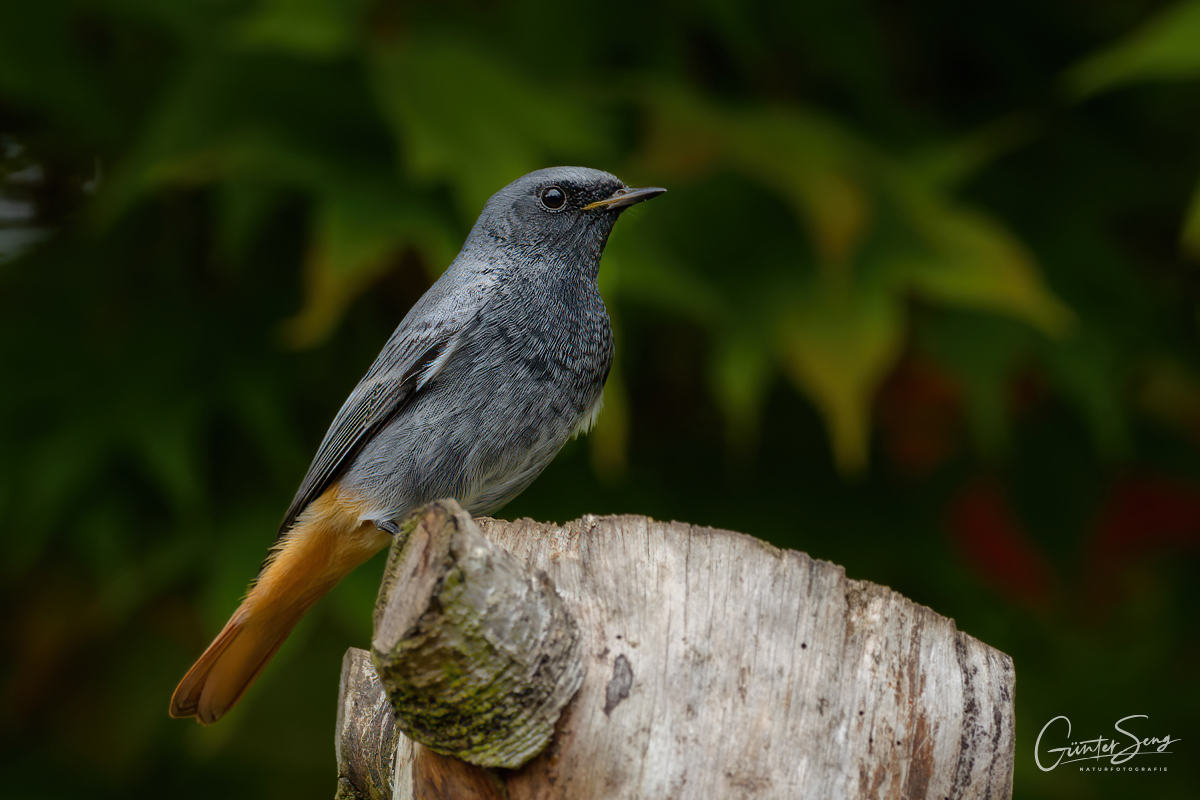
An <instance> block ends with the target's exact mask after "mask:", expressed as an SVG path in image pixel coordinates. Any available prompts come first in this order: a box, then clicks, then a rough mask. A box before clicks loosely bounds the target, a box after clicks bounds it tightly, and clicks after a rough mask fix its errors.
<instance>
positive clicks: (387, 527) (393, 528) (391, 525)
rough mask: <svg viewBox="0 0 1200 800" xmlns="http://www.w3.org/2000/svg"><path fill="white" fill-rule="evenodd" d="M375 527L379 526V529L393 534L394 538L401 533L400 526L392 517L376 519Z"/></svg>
mask: <svg viewBox="0 0 1200 800" xmlns="http://www.w3.org/2000/svg"><path fill="white" fill-rule="evenodd" d="M375 527H376V528H379V530H381V531H383V532H384V533H386V534H389V535H391V537H392V538H393V539H394V538H396V537H397V536H399V535H400V526H399V525H397V524H396V523H395V522H393V521H392V520H390V519H377V520H375Z"/></svg>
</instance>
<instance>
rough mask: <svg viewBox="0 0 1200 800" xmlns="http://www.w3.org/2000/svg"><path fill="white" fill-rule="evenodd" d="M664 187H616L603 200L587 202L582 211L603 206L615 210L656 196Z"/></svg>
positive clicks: (663, 190)
mask: <svg viewBox="0 0 1200 800" xmlns="http://www.w3.org/2000/svg"><path fill="white" fill-rule="evenodd" d="M665 191H666V189H660V188H658V187H657V186H650V187H647V188H645V189H618V190H617V191H615V192H613V196H612V197H609V198H607V199H605V200H597V201H596V202H594V203H588V204H587V205H586V206H584V207H583V210H584V211H590V210H591V209H593V208H603V209H606V210H611V211H617V210H620V209H623V208H629V207H630V206H632V205H634V204H636V203H640V202H642V201H643V200H649V199H650V198H651V197H658V196H659V195H660V194H662V193H663V192H665Z"/></svg>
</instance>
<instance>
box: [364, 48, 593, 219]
mask: <svg viewBox="0 0 1200 800" xmlns="http://www.w3.org/2000/svg"><path fill="white" fill-rule="evenodd" d="M370 63H371V72H372V80H373V84H374V88H375V93H376V96H377V98H378V101H379V105H380V107H381V108H382V110H383V113H384V115H385V117H386V118H387V120H388V122H389V123H390V124H391V126H392V132H393V134H394V136H395V139H396V144H397V147H398V149H399V153H400V160H401V162H402V163H403V164H405V165H406V166H407V167H408V169H410V170H411V171H412V173H413V174H414V175H416V176H419V177H421V178H423V179H425V180H429V181H446V182H448V183H449V184H450V185H451V186H452V187H453V188H454V189H455V191H456V194H457V198H458V200H459V205H460V209H461V210H462V212H463V215H464V217H465V218H469V219H474V218H475V216H476V215H477V214H478V213H479V209H480V208H481V207H482V206H483V204H484V202H485V201H486V200H487V199H488V198H489V197H491V196H492V195H493V194H494V193H495V192H496V190H497V189H499V188H500V187H502V186H505V185H506V184H508V183H510V182H511V181H513V180H515V179H517V178H519V177H520V176H521V175H523V174H525V173H527V172H531V171H533V170H535V169H539V168H541V167H546V166H552V165H553V164H554V163H578V162H587V163H596V162H602V161H603V160H604V158H603V156H604V154H605V153H607V145H606V142H607V141H608V140H609V139H610V138H611V137H610V132H609V131H608V130H607V128H606V126H605V125H604V124H603V123H602V121H601V119H602V118H601V117H600V116H599V115H598V114H596V113H594V111H593V110H592V107H591V106H590V105H589V104H588V103H587V102H585V100H584V99H583V98H582V97H580V96H578V95H577V94H574V93H570V92H567V91H554V90H553V89H552V88H550V86H548V85H547V84H546V83H545V82H544V81H543V82H541V83H539V82H535V81H533V80H531V79H529V78H527V77H525V76H524V75H522V74H520V73H519V72H517V71H516V70H514V69H513V68H511V67H510V66H509V65H508V64H506V63H505V62H503V61H502V60H500V59H498V58H496V57H494V56H492V55H490V54H488V53H487V51H486V50H485V49H483V48H481V47H479V46H477V45H474V44H472V43H469V42H466V41H459V40H455V39H446V38H442V39H439V38H435V37H431V36H427V37H422V38H420V39H406V40H393V41H390V42H389V43H387V44H384V45H380V46H378V47H376V49H375V50H374V52H373V54H372V58H371V62H370Z"/></svg>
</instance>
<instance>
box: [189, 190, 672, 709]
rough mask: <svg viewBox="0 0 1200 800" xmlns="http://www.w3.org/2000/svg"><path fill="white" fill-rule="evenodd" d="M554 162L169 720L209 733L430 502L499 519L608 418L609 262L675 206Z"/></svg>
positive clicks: (194, 675) (360, 426)
mask: <svg viewBox="0 0 1200 800" xmlns="http://www.w3.org/2000/svg"><path fill="white" fill-rule="evenodd" d="M664 191H665V190H664V189H658V188H649V189H630V188H628V187H626V186H625V184H623V183H621V181H620V180H618V179H617V178H616V177H614V176H612V175H610V174H608V173H607V172H600V171H599V170H594V169H585V168H582V167H554V168H551V169H543V170H538V171H537V172H531V173H530V174H528V175H526V176H525V177H523V178H520V179H519V180H516V181H514V182H513V183H511V184H509V185H508V186H506V187H504V188H503V189H501V190H500V191H499V192H497V193H496V194H495V195H494V196H493V197H492V198H491V200H489V201H488V203H487V205H486V206H484V209H483V213H482V214H480V215H479V220H478V221H477V222H476V223H475V227H474V228H472V229H471V233H470V235H468V236H467V241H466V242H465V243H464V244H463V248H462V251H461V252H460V253H459V254H458V257H457V258H455V259H454V261H453V263H451V264H450V266H449V268H448V269H447V270H446V272H445V273H444V274H443V275H442V277H441V278H439V279H438V281H437V282H436V283H435V284H434V285H433V286H432V287H431V288H430V289H429V291H428V292H426V293H425V295H424V296H423V297H422V298H421V299H420V300H418V301H417V304H416V305H414V306H413V307H412V310H410V311H409V312H408V315H407V316H405V317H404V320H403V321H402V322H401V323H400V326H399V327H398V328H396V331H395V333H393V334H392V337H391V338H390V339H388V342H387V344H386V345H384V348H383V352H381V353H380V354H379V357H378V358H377V359H375V363H374V364H373V365H372V366H371V369H370V370H368V372H367V374H366V376H365V377H364V378H363V379H362V380H361V381H360V382H359V384H358V386H356V387H354V391H353V392H351V393H350V397H349V398H348V399H347V400H346V402H345V404H344V405H343V406H342V409H341V411H339V412H338V414H337V416H336V417H335V418H334V420H333V424H332V425H331V426H330V427H329V431H328V432H327V433H326V434H325V439H324V441H322V442H321V446H320V448H319V449H318V450H317V455H316V457H315V458H314V459H313V462H312V465H311V466H310V467H309V468H308V474H307V475H305V476H304V480H303V482H302V483H301V484H300V489H299V490H298V491H297V492H296V497H295V499H294V500H292V505H291V507H290V508H289V509H288V511H287V514H286V515H285V516H284V519H283V523H282V525H280V527H279V536H278V538H277V539H276V542H275V545H274V546H273V547H272V548H271V552H270V554H269V555H268V557H267V561H266V564H265V565H264V566H263V568H262V570H261V572H259V575H258V578H257V579H256V580H255V582H254V584H253V585H252V586H251V588H250V591H249V593H248V594H247V596H246V599H245V600H244V601H243V602H242V604H241V605H240V606H239V607H238V609H237V611H236V612H234V614H233V616H232V617H231V618H230V620H229V622H228V623H226V625H225V627H224V628H223V629H222V630H221V632H220V634H218V635H217V638H216V639H215V640H213V643H212V644H211V645H209V647H208V649H207V650H205V651H204V654H203V655H202V656H200V658H199V660H198V661H197V662H196V663H195V665H194V666H193V667H192V668H191V669H190V670H189V671H188V673H187V675H185V676H184V678H183V680H182V681H180V683H179V686H178V688H176V689H175V694H174V696H173V697H172V698H171V709H170V712H171V716H173V717H196V718H197V719H198V720H199V721H200V722H201V723H202V724H205V725H209V724H212V723H213V722H216V721H217V720H218V719H220V718H221V716H222V715H223V714H225V712H227V711H228V710H229V709H230V708H232V707H233V705H234V703H236V702H237V701H238V699H239V698H240V697H241V696H242V693H243V692H244V691H245V690H246V688H247V687H248V686H249V685H250V683H251V682H252V681H253V680H254V679H255V677H257V676H258V673H259V672H261V671H262V669H263V667H264V666H266V664H267V662H268V661H269V660H270V658H271V656H273V655H274V654H275V651H276V650H278V649H279V646H280V645H281V644H283V641H284V639H286V638H287V636H288V634H289V633H291V630H292V628H293V627H295V625H296V623H297V622H298V621H299V620H300V617H302V616H303V615H304V613H305V612H306V611H308V609H309V608H311V607H312V605H313V603H315V602H316V601H317V600H319V599H320V598H321V597H322V596H323V595H324V594H325V593H326V592H328V591H329V590H330V589H331V588H333V586H334V585H335V584H336V583H337V582H338V581H340V580H341V579H342V578H343V577H345V576H346V575H347V574H348V573H349V572H350V571H351V570H353V569H354V568H355V567H357V566H358V565H359V564H361V563H363V562H364V561H366V560H367V559H368V558H370V557H371V556H372V555H374V554H375V553H376V552H378V551H379V550H380V549H381V548H383V547H384V546H385V545H387V544H388V542H389V541H390V536H389V534H395V533H396V532H397V531H398V528H397V526H396V521H402V520H404V519H405V518H406V517H407V516H408V515H409V514H411V513H412V512H413V511H415V510H416V509H417V508H419V507H420V506H422V505H423V504H425V503H427V502H429V501H432V500H436V499H438V498H442V497H453V498H455V499H456V500H458V502H459V503H461V504H462V505H463V507H464V508H466V509H467V510H468V511H470V512H471V513H472V514H487V513H490V512H492V511H495V510H496V509H498V508H500V507H501V506H503V505H504V504H505V503H507V502H508V501H509V500H511V499H512V498H514V497H515V496H516V495H517V494H519V493H520V492H521V491H522V490H523V489H524V488H525V487H526V486H528V485H529V484H530V483H531V482H532V481H533V479H534V478H536V477H537V476H538V474H539V473H541V471H542V470H543V469H545V467H546V465H547V464H549V463H550V460H551V459H553V458H554V455H555V454H556V453H557V452H558V451H559V449H560V448H561V447H562V446H563V444H565V443H566V441H567V440H568V439H570V438H571V437H572V436H574V435H577V434H579V433H581V432H585V431H587V430H588V428H589V427H591V424H592V423H593V422H594V421H595V419H596V415H597V414H598V413H599V411H600V404H601V394H602V392H603V389H604V382H605V380H606V379H607V378H608V371H609V367H610V366H611V364H612V356H613V340H612V329H611V327H610V326H609V322H608V314H607V312H606V311H605V309H604V302H603V301H602V300H601V299H600V292H599V290H598V289H597V287H596V275H597V271H598V269H599V266H600V256H601V254H602V253H603V252H604V245H605V244H606V243H607V241H608V235H609V233H610V232H611V231H612V228H613V224H614V223H615V222H616V221H617V217H618V216H620V214H621V212H622V211H623V210H625V209H626V208H629V207H630V206H632V205H634V204H635V203H640V202H642V201H643V200H648V199H650V198H651V197H655V196H657V195H659V194H662V193H663V192H664Z"/></svg>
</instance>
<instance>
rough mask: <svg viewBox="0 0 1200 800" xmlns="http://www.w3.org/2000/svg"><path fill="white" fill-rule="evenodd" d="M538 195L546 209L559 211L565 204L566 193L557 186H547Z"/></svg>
mask: <svg viewBox="0 0 1200 800" xmlns="http://www.w3.org/2000/svg"><path fill="white" fill-rule="evenodd" d="M538 197H539V198H540V199H541V201H542V205H543V206H544V207H545V208H546V210H547V211H561V210H562V208H563V207H564V206H565V205H566V204H567V193H566V192H564V191H563V190H562V189H560V188H558V187H557V186H547V187H546V188H545V189H542V193H541V194H540V195H538Z"/></svg>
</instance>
